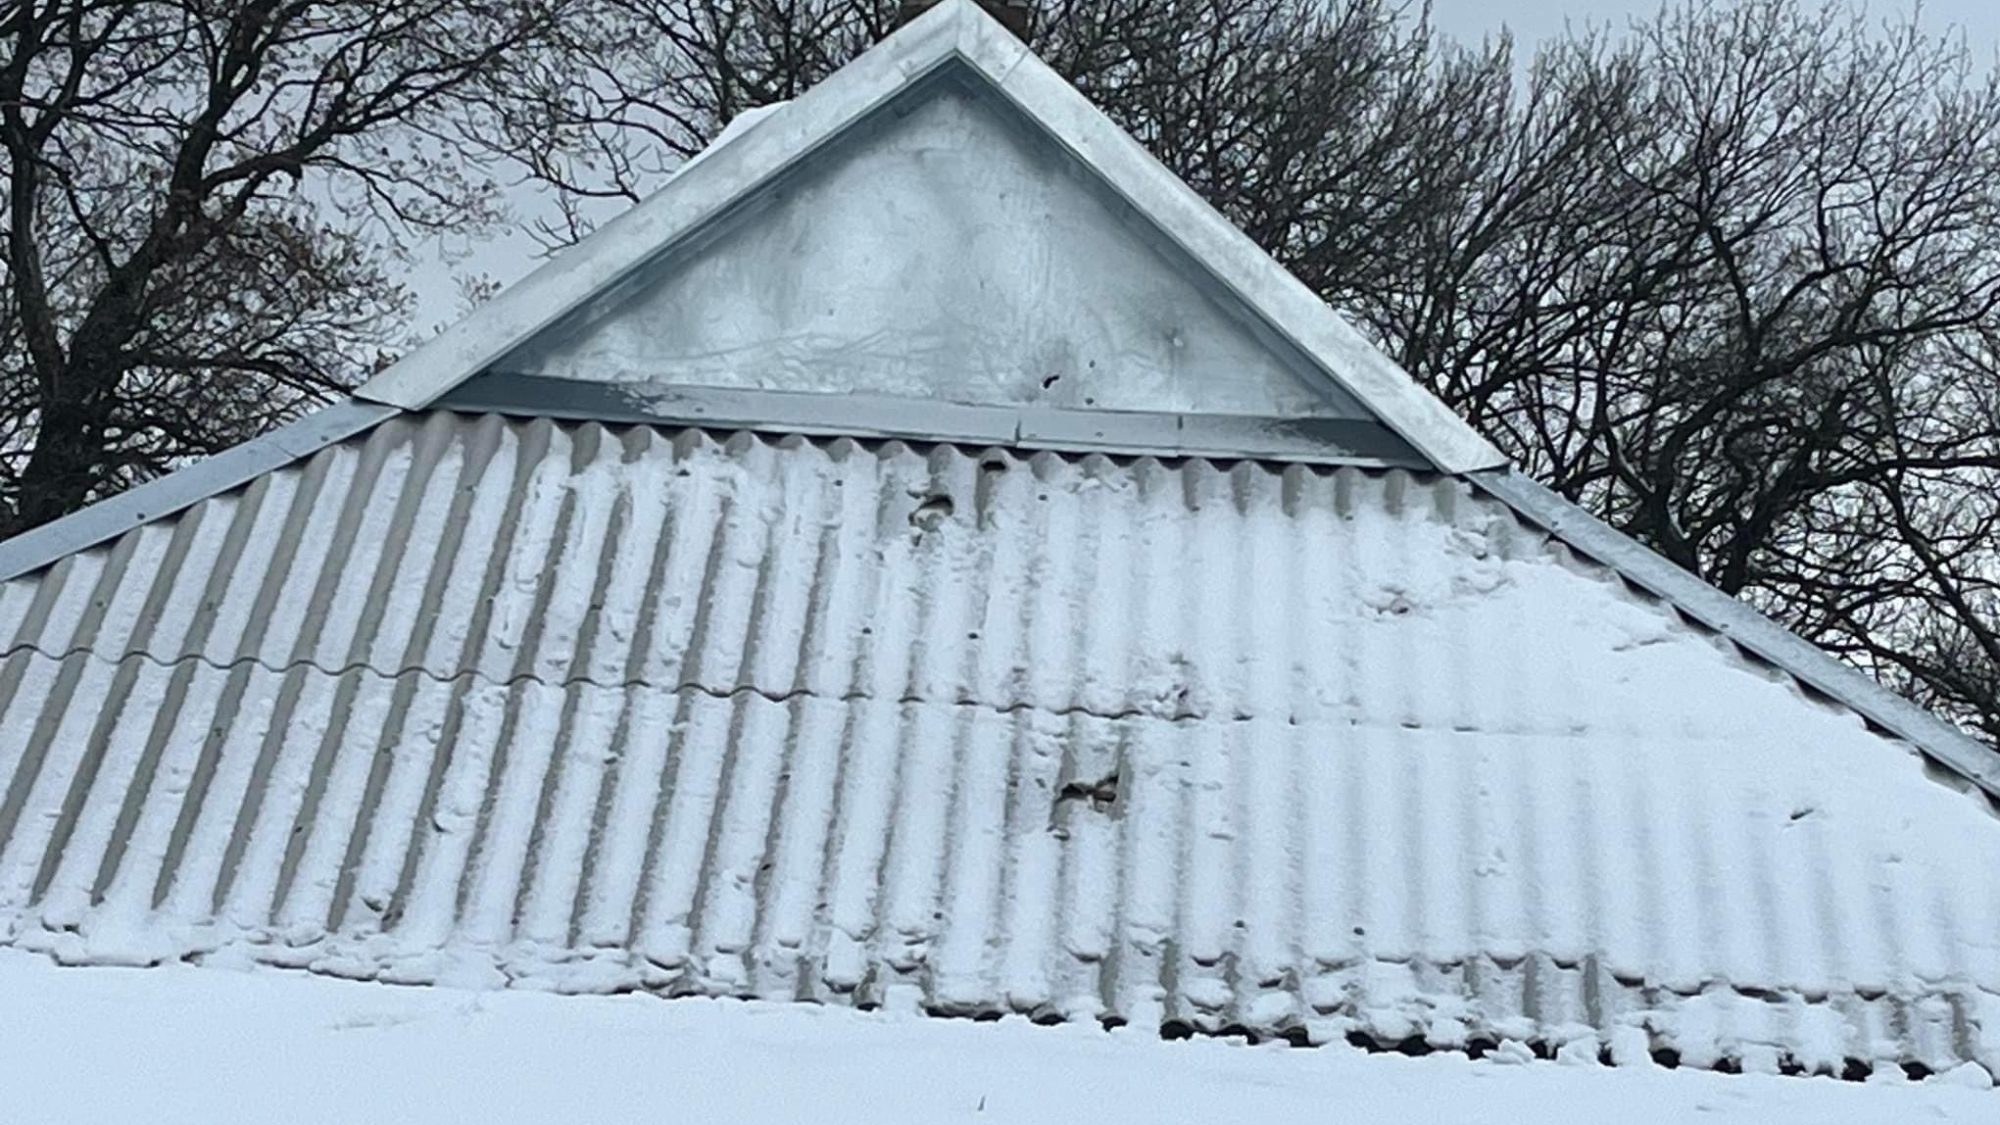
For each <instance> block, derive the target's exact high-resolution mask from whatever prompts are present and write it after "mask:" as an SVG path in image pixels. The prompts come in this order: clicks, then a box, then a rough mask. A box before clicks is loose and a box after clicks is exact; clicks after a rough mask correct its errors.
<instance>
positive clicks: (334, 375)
mask: <svg viewBox="0 0 2000 1125" xmlns="http://www.w3.org/2000/svg"><path fill="white" fill-rule="evenodd" d="M560 4H561V0H500V2H484V0H482V2H473V0H399V2H397V3H386V2H346V3H304V2H279V0H230V2H220V3H211V2H188V0H177V2H169V0H115V2H113V0H14V2H12V3H10V4H8V5H6V6H5V7H0V154H4V162H5V168H4V177H5V192H4V197H0V251H4V253H0V300H4V302H5V306H4V307H5V309H6V317H5V320H4V322H0V419H4V421H0V533H5V532H8V531H13V530H20V529H22V528H26V527H31V526H33V525H35V524H37V523H40V522H42V521H44V520H47V519H50V518H52V517H54V516H57V515H60V514H62V513H64V512H68V511H71V510H74V509H75V508H77V507H79V506H81V505H82V504H83V503H85V502H87V501H88V500H90V499H92V498H94V497H97V496H101V495H103V494H105V493H107V492H110V491H115V490H116V489H119V488H121V487H124V486H126V485H129V484H131V483H133V482H135V481H137V480H141V479H144V478H146V477H148V476H151V475H154V474H157V473H159V472H161V471H163V470H164V469H166V468H167V467H169V466H170V465H171V464H172V463H174V462H175V461H176V460H178V459H181V458H185V457H188V456H190V455H194V454H199V453H204V452H209V451H213V450H215V449H218V448H221V447H224V446H227V445H230V444H233V443H235V442H237V441H240V440H242V439H244V438H246V437H249V436H251V435H253V434H255V433H256V432H257V431H258V430H260V429H262V428H263V427H265V426H267V425H269V424H271V423H272V422H274V421H276V420H279V419H281V418H282V417H284V416H285V415H287V414H288V413H290V412H292V411H294V410H296V409H297V408H298V407H299V405H300V404H301V403H302V402H303V401H307V400H311V399H314V398H316V397H320V396H323V395H325V394H327V393H328V392H329V391H331V390H333V389H335V388H339V387H342V386H344V385H346V384H347V383H350V382H352V381H353V380H354V379H355V378H356V377H358V376H359V375H361V374H363V373H365V372H366V371H367V370H369V368H370V367H371V366H372V365H374V364H376V363H379V362H380V361H381V357H382V356H384V355H386V354H387V353H388V351H389V350H391V349H393V348H395V347H396V346H397V345H398V344H400V342H401V328H400V325H401V323H402V318H403V313H404V311H405V307H406V300H407V296H406V294H405V293H404V292H403V291H402V289H401V287H400V286H399V285H398V284H397V283H396V282H395V280H394V274H393V272H392V266H393V264H394V258H395V255H396V253H397V251H398V250H399V249H400V248H401V247H402V246H403V245H404V244H405V240H406V239H408V238H411V237H413V236H421V235H422V234H423V233H425V232H428V231H434V230H440V229H444V228H448V227H452V228H455V227H460V226H464V225H467V224H470V225H475V226H476V225H477V224H479V223H482V222H485V221H488V220H490V219H491V218H492V216H493V214H494V212H493V209H492V185H491V184H490V183H488V182H486V181H485V180H484V179H483V178H482V177H481V176H480V175H478V173H477V171H476V166H475V165H473V164H471V163H469V162H468V161H467V160H466V159H464V154H463V151H462V149H461V148H460V147H459V145H458V144H457V141H456V138H457V136H458V135H459V134H458V133H457V130H458V129H459V128H461V127H462V126H463V125H465V124H466V123H467V122H468V121H473V120H477V119H478V118H479V116H480V115H482V114H484V113H486V112H490V111H491V107H492V105H493V104H494V96H495V93H496V92H497V91H502V90H504V89H506V86H505V83H504V69H505V68H506V67H507V66H508V65H510V64H511V62H512V61H513V60H515V59H517V58H518V57H520V56H521V55H523V54H524V53H526V51H527V49H528V48H531V47H537V46H542V45H545V44H547V43H548V42H549V32H550V31H552V30H553V28H554V26H555V20H556V17H557V16H558V15H559V14H560V12H561V7H560Z"/></svg>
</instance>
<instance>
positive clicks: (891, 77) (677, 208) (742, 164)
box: [356, 0, 1505, 472]
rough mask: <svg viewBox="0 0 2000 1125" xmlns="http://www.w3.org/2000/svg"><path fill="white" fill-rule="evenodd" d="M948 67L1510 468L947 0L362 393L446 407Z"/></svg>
mask: <svg viewBox="0 0 2000 1125" xmlns="http://www.w3.org/2000/svg"><path fill="white" fill-rule="evenodd" d="M945 67H963V68H965V70H966V71H967V72H969V74H970V75H971V76H974V77H976V78H978V79H979V80H981V82H982V84H984V85H986V86H990V87H991V89H992V90H994V91H996V92H997V93H998V94H999V95H1000V96H1001V97H1002V98H1003V99H1004V100H1005V101H1006V102H1007V103H1009V104H1010V105H1011V106H1012V107H1013V108H1014V109H1015V110H1017V111H1019V113H1020V114H1022V115H1023V116H1024V117H1025V118H1026V119H1027V120H1028V121H1030V122H1032V123H1033V124H1034V125H1035V126H1037V127H1038V128H1039V129H1040V130H1041V131H1042V132H1044V133H1045V134H1047V135H1048V136H1049V137H1050V138H1052V139H1053V140H1054V141H1055V142H1056V143H1057V144H1059V145H1060V146H1061V147H1062V148H1063V149H1064V150H1066V151H1067V152H1068V153H1069V154H1070V155H1071V156H1072V157H1074V159H1075V160H1076V161H1077V162H1078V163H1080V164H1081V165H1082V166H1083V167H1084V168H1085V169H1087V170H1088V171H1089V172H1091V173H1092V174H1093V175H1094V176H1095V177H1096V178H1097V179H1099V180H1101V181H1102V183H1103V184H1104V185H1105V186H1106V187H1107V188H1108V189H1109V190H1110V191H1111V192H1112V193H1113V194H1114V195H1115V196H1116V197H1117V198H1118V199H1120V200H1122V201H1123V202H1124V203H1125V204H1126V205H1128V206H1129V207H1130V208H1131V210H1132V211H1133V212H1135V213H1136V214H1137V215H1139V216H1141V217H1142V218H1143V219H1144V220H1145V221H1146V222H1147V223H1148V224H1149V225H1150V226H1151V227H1153V228H1155V229H1156V230H1157V232H1158V233H1159V235H1160V236H1161V237H1162V238H1163V239H1164V240H1165V241H1166V242H1168V243H1169V244H1171V245H1173V246H1174V247H1177V248H1178V249H1179V251H1180V252H1182V253H1184V254H1185V255H1187V256H1188V257H1190V258H1192V259H1193V261H1194V262H1195V263H1196V264H1197V265H1198V267H1199V268H1200V269H1202V270H1203V271H1205V272H1206V273H1207V274H1209V275H1211V276H1212V278H1213V279H1214V281H1215V283H1216V284H1217V285H1218V286H1219V287H1220V288H1221V289H1222V290H1224V291H1225V292H1227V293H1229V294H1230V295H1232V296H1233V297H1234V299H1235V300H1237V301H1239V302H1241V304H1242V305H1243V306H1244V307H1245V308H1247V309H1248V310H1250V311H1251V313H1252V314H1253V315H1254V316H1255V317H1256V318H1257V319H1258V320H1259V321H1261V322H1262V325H1263V326H1264V327H1265V328H1266V329H1268V330H1269V332H1271V333H1272V334H1273V335H1274V336H1275V337H1276V338H1278V339H1279V340H1282V341H1285V342H1287V343H1289V344H1290V345H1291V346H1292V347H1294V348H1296V349H1297V350H1298V351H1299V352H1300V353H1302V354H1303V355H1304V356H1305V357H1306V358H1307V360H1308V361H1309V362H1310V364H1311V365H1312V367H1313V369H1314V370H1315V372H1316V373H1317V374H1319V375H1323V376H1324V377H1325V378H1326V380H1327V381H1328V384H1329V387H1330V388H1339V389H1340V390H1344V391H1345V392H1347V393H1348V394H1350V395H1352V396H1353V397H1354V398H1355V399H1358V400H1359V401H1360V403H1361V404H1363V405H1364V406H1365V407H1366V409H1367V410H1368V411H1370V412H1372V413H1373V414H1374V415H1375V416H1377V417H1379V418H1380V419H1381V420H1382V421H1383V422H1384V424H1386V425H1387V426H1388V427H1389V428H1390V429H1391V430H1393V431H1395V432H1396V433H1397V434H1399V435H1400V436H1401V437H1402V438H1403V439H1404V440H1406V441H1407V442H1408V443H1409V444H1410V445H1411V446H1412V447H1413V448H1415V449H1416V450H1418V451H1419V452H1421V453H1422V454H1423V456H1424V457H1425V458H1426V459H1427V460H1428V461H1429V463H1430V464H1432V465H1434V466H1435V467H1437V468H1439V469H1442V470H1444V471H1447V472H1469V471H1474V470H1478V469H1487V468H1494V467H1498V466H1500V465H1503V464H1505V458H1504V457H1502V456H1501V455H1500V454H1499V453H1498V451H1496V450H1495V449H1494V448H1493V447H1492V446H1491V445H1490V444H1488V443H1487V442H1486V441H1485V440H1484V439H1483V438H1481V437H1479V436H1478V434H1476V433H1475V432H1474V431H1473V430H1472V429H1471V428H1470V427H1469V426H1467V425H1466V424H1465V422H1464V421H1463V420H1462V419H1460V418H1458V417H1457V416H1456V415H1455V414H1453V413H1452V412H1451V410H1450V409H1449V408H1447V407H1446V406H1445V405H1444V404H1443V403H1441V402H1439V401H1438V400H1437V399H1436V398H1435V397H1433V396H1432V395H1430V394H1429V393H1428V392H1426V391H1425V390H1423V389H1422V388H1421V387H1419V386H1418V385H1417V384H1416V383H1415V382H1414V381H1413V380H1411V379H1410V377H1409V376H1408V375H1407V374H1406V373H1404V372H1403V371H1401V370H1400V369H1398V368H1397V367H1396V366H1395V364H1394V363H1392V362H1391V361H1390V360H1389V359H1388V358H1387V357H1386V356H1384V355H1383V354H1382V353H1381V352H1380V351H1378V350H1377V349H1376V348H1374V347H1373V346H1372V345H1371V344H1369V343H1368V342H1367V341H1366V340H1365V339H1363V338H1362V337H1361V336H1360V334H1359V333H1358V332H1356V331H1355V330H1354V329H1353V328H1352V327H1351V326H1349V325H1348V324H1347V323H1346V322H1345V321H1344V320H1343V319H1342V318H1341V317H1340V316H1339V315H1338V314H1337V313H1335V312H1334V311H1333V310H1332V309H1331V308H1329V307H1328V306H1327V305H1326V304H1325V303H1324V302H1322V301H1321V300H1320V299H1319V298H1318V297H1317V296H1316V295H1315V294H1313V293H1312V291H1311V290H1309V289H1308V288H1306V286H1305V285H1304V284H1303V283H1301V282H1299V281H1298V280H1297V279H1296V278H1294V277H1292V276H1291V275H1290V274H1289V273H1288V272H1286V271H1285V269H1284V268H1283V267H1282V266H1280V265H1278V264H1277V263H1276V262H1275V261H1273V260H1272V259H1271V258H1270V257H1269V256H1268V255H1266V254H1265V253H1264V252H1263V251H1262V250H1261V249H1260V248H1259V247H1258V246H1257V245H1256V244H1255V243H1254V242H1253V241H1252V240H1251V239H1250V238H1249V237H1248V236H1247V235H1245V234H1243V233H1242V232H1241V231H1240V230H1237V229H1236V228H1235V227H1234V226H1233V225H1232V224H1231V223H1229V221H1228V220H1227V219H1225V218H1223V217H1222V216H1221V215H1220V214H1218V213H1217V212H1216V211H1215V210H1214V209H1213V208H1211V207H1210V206H1209V205H1208V204H1207V203H1206V202H1205V201H1204V200H1202V199H1201V197H1200V196H1199V195H1197V194H1196V193H1195V192H1194V191H1193V190H1192V189H1191V188H1189V187H1188V186H1187V185H1186V184H1185V183H1183V182H1181V180H1180V179H1179V178H1178V177H1176V176H1175V175H1174V174H1173V173H1172V172H1170V171H1169V170H1168V169H1167V168H1166V167H1165V166H1163V165H1161V164H1160V163H1159V162H1158V161H1156V160H1154V159H1153V158H1152V157H1151V156H1150V155H1149V154H1148V153H1147V152H1146V151H1145V149H1144V148H1143V146H1141V145H1140V144H1139V143H1138V142H1137V141H1135V140H1133V139H1132V138H1131V137H1129V136H1127V135H1126V134H1125V133H1124V132H1123V131H1122V130H1120V129H1119V128H1118V127H1117V126H1116V125H1115V124H1114V123H1112V121H1111V120H1110V119H1109V118H1107V117H1105V116H1104V115H1103V113H1102V112H1100V111H1099V110H1098V109H1096V107H1094V106H1092V105H1091V104H1090V102H1089V101H1088V100H1087V99H1085V98H1084V97H1083V95H1082V94H1080V93H1078V92H1077V91H1076V90H1075V89H1073V88H1072V87H1070V86H1069V84H1068V83H1066V82H1065V81H1064V80H1063V79H1062V78H1061V77H1060V76H1058V75H1057V74H1056V73H1055V72H1054V71H1052V70H1050V69H1049V68H1048V67H1047V66H1046V65H1044V64H1043V63H1042V62H1041V61H1040V60H1038V59H1037V58H1035V57H1034V55H1033V54H1032V52H1030V51H1029V50H1028V49H1027V47H1026V46H1024V45H1023V44H1021V43H1020V42H1019V41H1018V40H1016V39H1014V38H1013V37H1012V36H1011V35H1009V34H1008V33H1007V31H1006V30H1005V29H1004V28H1003V27H1002V26H1001V25H1000V24H999V23H998V22H996V21H995V20H993V19H992V17H990V16H988V15H987V14H986V13H984V12H982V11H981V10H980V9H979V8H978V6H977V5H975V4H973V3H971V2H970V0H946V2H945V3H942V4H939V5H938V6H937V7H935V8H933V9H932V10H931V11H930V12H928V13H926V14H925V15H923V16H922V17H920V18H918V19H917V20H915V21H913V22H911V23H910V24H909V25H907V26H906V27H904V28H902V29H901V30H899V31H898V32H896V33H895V34H894V35H892V36H890V37H889V38H888V39H886V40H884V41H883V42H882V43H881V44H879V45H878V46H876V47H875V48H874V49H872V50H870V51H868V52H867V53H865V54H863V55H862V56H861V57H860V58H858V59H856V60H855V61H854V62H852V63H850V64H848V65H847V66H846V67H844V68H842V69H841V70H840V71H838V72H836V73H835V74H834V75H833V76H831V77H829V78H828V79H827V80H826V81H824V82H822V83H820V84H819V85H818V86H816V87H814V88H813V89H812V90H810V91H808V92H807V93H806V94H805V95H803V96H802V97H800V98H799V99H797V100H796V101H794V102H792V103H790V104H788V105H786V106H784V107H783V108H781V109H778V110H776V111H775V112H773V113H771V114H769V115H768V116H767V117H765V118H764V119H763V120H761V121H758V122H757V123H756V124H755V125H754V126H752V127H751V128H749V129H746V130H744V131H743V132H742V133H741V134H740V135H739V136H737V137H735V138H733V139H731V140H730V141H729V142H728V143H727V144H724V145H721V146H719V147H718V148H716V149H715V150H713V151H712V152H710V153H709V154H707V155H706V156H705V158H704V159H702V160H701V161H699V162H698V163H696V164H694V165H692V166H690V167H688V168H686V169H685V170H684V171H683V172H682V173H681V174H679V175H677V176H675V177H674V178H673V179H672V180H670V181H669V182H668V183H667V185H666V186H665V187H664V188H663V189H661V190H660V191H659V192H658V193H656V194H655V195H654V196H652V197H651V198H649V199H648V200H646V201H645V202H643V203H641V204H640V205H638V206H637V207H634V208H633V209H632V210H631V211H629V212H627V213H626V214H625V215H623V216H621V217H619V218H618V219H616V220H614V221H613V222H611V223H608V224H606V226H605V227H604V228H603V229H601V230H600V231H598V232H597V233H596V234H594V235H592V236H591V237H590V238H587V239H585V240H584V241H583V242H581V243H579V244H578V245H577V246H576V247H574V248H572V249H571V250H570V251H569V252H567V253H565V254H564V255H562V256H561V257H560V258H558V259H556V260H555V261H552V262H550V263H549V264H547V265H545V266H544V267H542V268H541V269H539V270H537V271H536V272H535V273H534V274H532V275H530V276H529V277H528V278H527V279H526V280H524V281H522V282H520V283H519V284H517V285H515V286H513V287H511V288H510V289H509V290H507V291H506V292H504V293H502V294H501V295H500V296H499V297H498V298H496V299H495V300H494V301H492V302H490V303H489V304H487V305H486V306H484V307H483V308H481V309H480V310H478V311H476V312H474V313H473V314H472V315H471V316H469V317H467V318H466V319H465V320H463V321H461V322H459V323H458V324H457V325H454V326H453V327H452V328H450V329H447V330H446V331H445V332H444V333H443V334H441V335H440V336H438V337H437V338H436V339H434V340H432V341H431V342H430V343H428V344H426V345H424V346H423V347H421V348H419V349H418V350H417V351H415V352H413V353H411V354H410V355H409V356H407V357H405V359H403V360H402V361H401V362H399V363H397V364H396V365H394V366H392V367H390V368H389V369H388V370H386V371H384V372H382V373H381V374H379V375H377V376H376V377H375V378H374V379H371V380H370V381H369V382H368V383H366V384H364V385H363V386H362V387H361V388H360V390H359V391H357V392H356V393H357V395H358V396H359V397H361V398H364V399H368V400H371V401H377V402H383V403H387V404H390V405H395V406H400V407H403V408H406V409H420V408H422V407H425V406H428V405H431V404H432V403H434V402H436V401H437V400H438V398H439V397H440V396H442V395H443V394H444V393H445V392H446V391H447V390H449V389H450V388H451V387H453V386H455V385H457V384H458V383H459V382H462V381H463V380H464V379H466V378H468V377H470V376H471V375H473V374H475V373H477V372H481V371H484V370H486V369H487V368H489V367H490V366H492V365H493V364H494V363H495V362H496V361H498V360H500V359H501V358H502V357H504V356H506V355H507V354H509V353H510V352H514V351H516V350H517V349H519V348H520V347H522V345H524V344H526V343H527V342H528V341H529V340H531V339H534V338H536V337H537V336H538V335H539V334H540V333H542V332H544V331H546V330H548V329H550V328H551V327H553V326H554V325H556V324H557V323H558V322H559V321H561V320H563V319H564V318H565V317H568V316H570V315H571V314H573V313H575V312H576V311H577V310H579V309H583V308H585V307H588V306H591V305H594V304H596V303H598V302H601V301H603V300H605V299H606V297H607V295H608V294H611V293H613V292H615V291H616V290H617V289H618V288H619V286H620V285H621V283H623V282H626V281H627V280H628V279H629V278H631V276H632V275H633V273H634V271H636V270H638V269H640V268H641V267H643V266H648V265H650V264H653V263H657V262H659V261H660V260H662V259H663V258H664V257H665V256H666V255H670V254H673V253H675V252H677V250H678V249H680V248H682V247H684V246H686V245H689V240H690V239H698V238H700V236H701V235H702V233H703V232H704V231H705V230H707V229H709V228H711V226H712V224H714V223H715V222H716V221H717V220H718V219H720V218H721V217H723V216H724V215H725V214H728V213H730V212H732V211H733V210H734V209H736V208H739V207H743V206H747V205H749V204H750V203H752V202H753V201H754V200H755V199H757V198H758V197H760V196H761V195H762V194H763V193H764V192H765V191H766V190H767V189H768V188H769V187H770V186H771V185H772V184H773V183H774V182H776V180H777V178H778V177H779V176H780V174H781V173H783V172H785V171H786V170H787V169H790V168H792V167H794V166H796V165H797V164H798V163H799V162H800V161H802V160H804V159H805V158H807V157H808V156H810V155H812V154H814V153H816V152H818V151H819V150H820V149H822V148H823V147H824V146H825V145H827V144H828V143H829V142H831V141H832V140H833V139H834V138H836V137H838V136H840V135H841V134H843V133H844V132H846V131H847V130H848V129H849V128H850V127H852V126H854V125H855V124H857V123H858V122H860V121H862V120H863V119H864V118H866V117H867V116H869V115H870V114H871V113H872V112H874V111H875V110H877V109H880V108H882V107H883V106H884V105H886V104H887V103H888V102H889V101H890V100H892V99H894V98H896V97H897V96H899V95H900V94H903V93H905V92H907V91H909V90H910V89H911V88H912V87H913V86H915V85H916V84H917V83H919V82H921V81H923V80H925V79H926V78H928V77H930V76H932V75H933V74H934V73H935V72H937V71H939V70H940V69H941V68H945Z"/></svg>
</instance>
